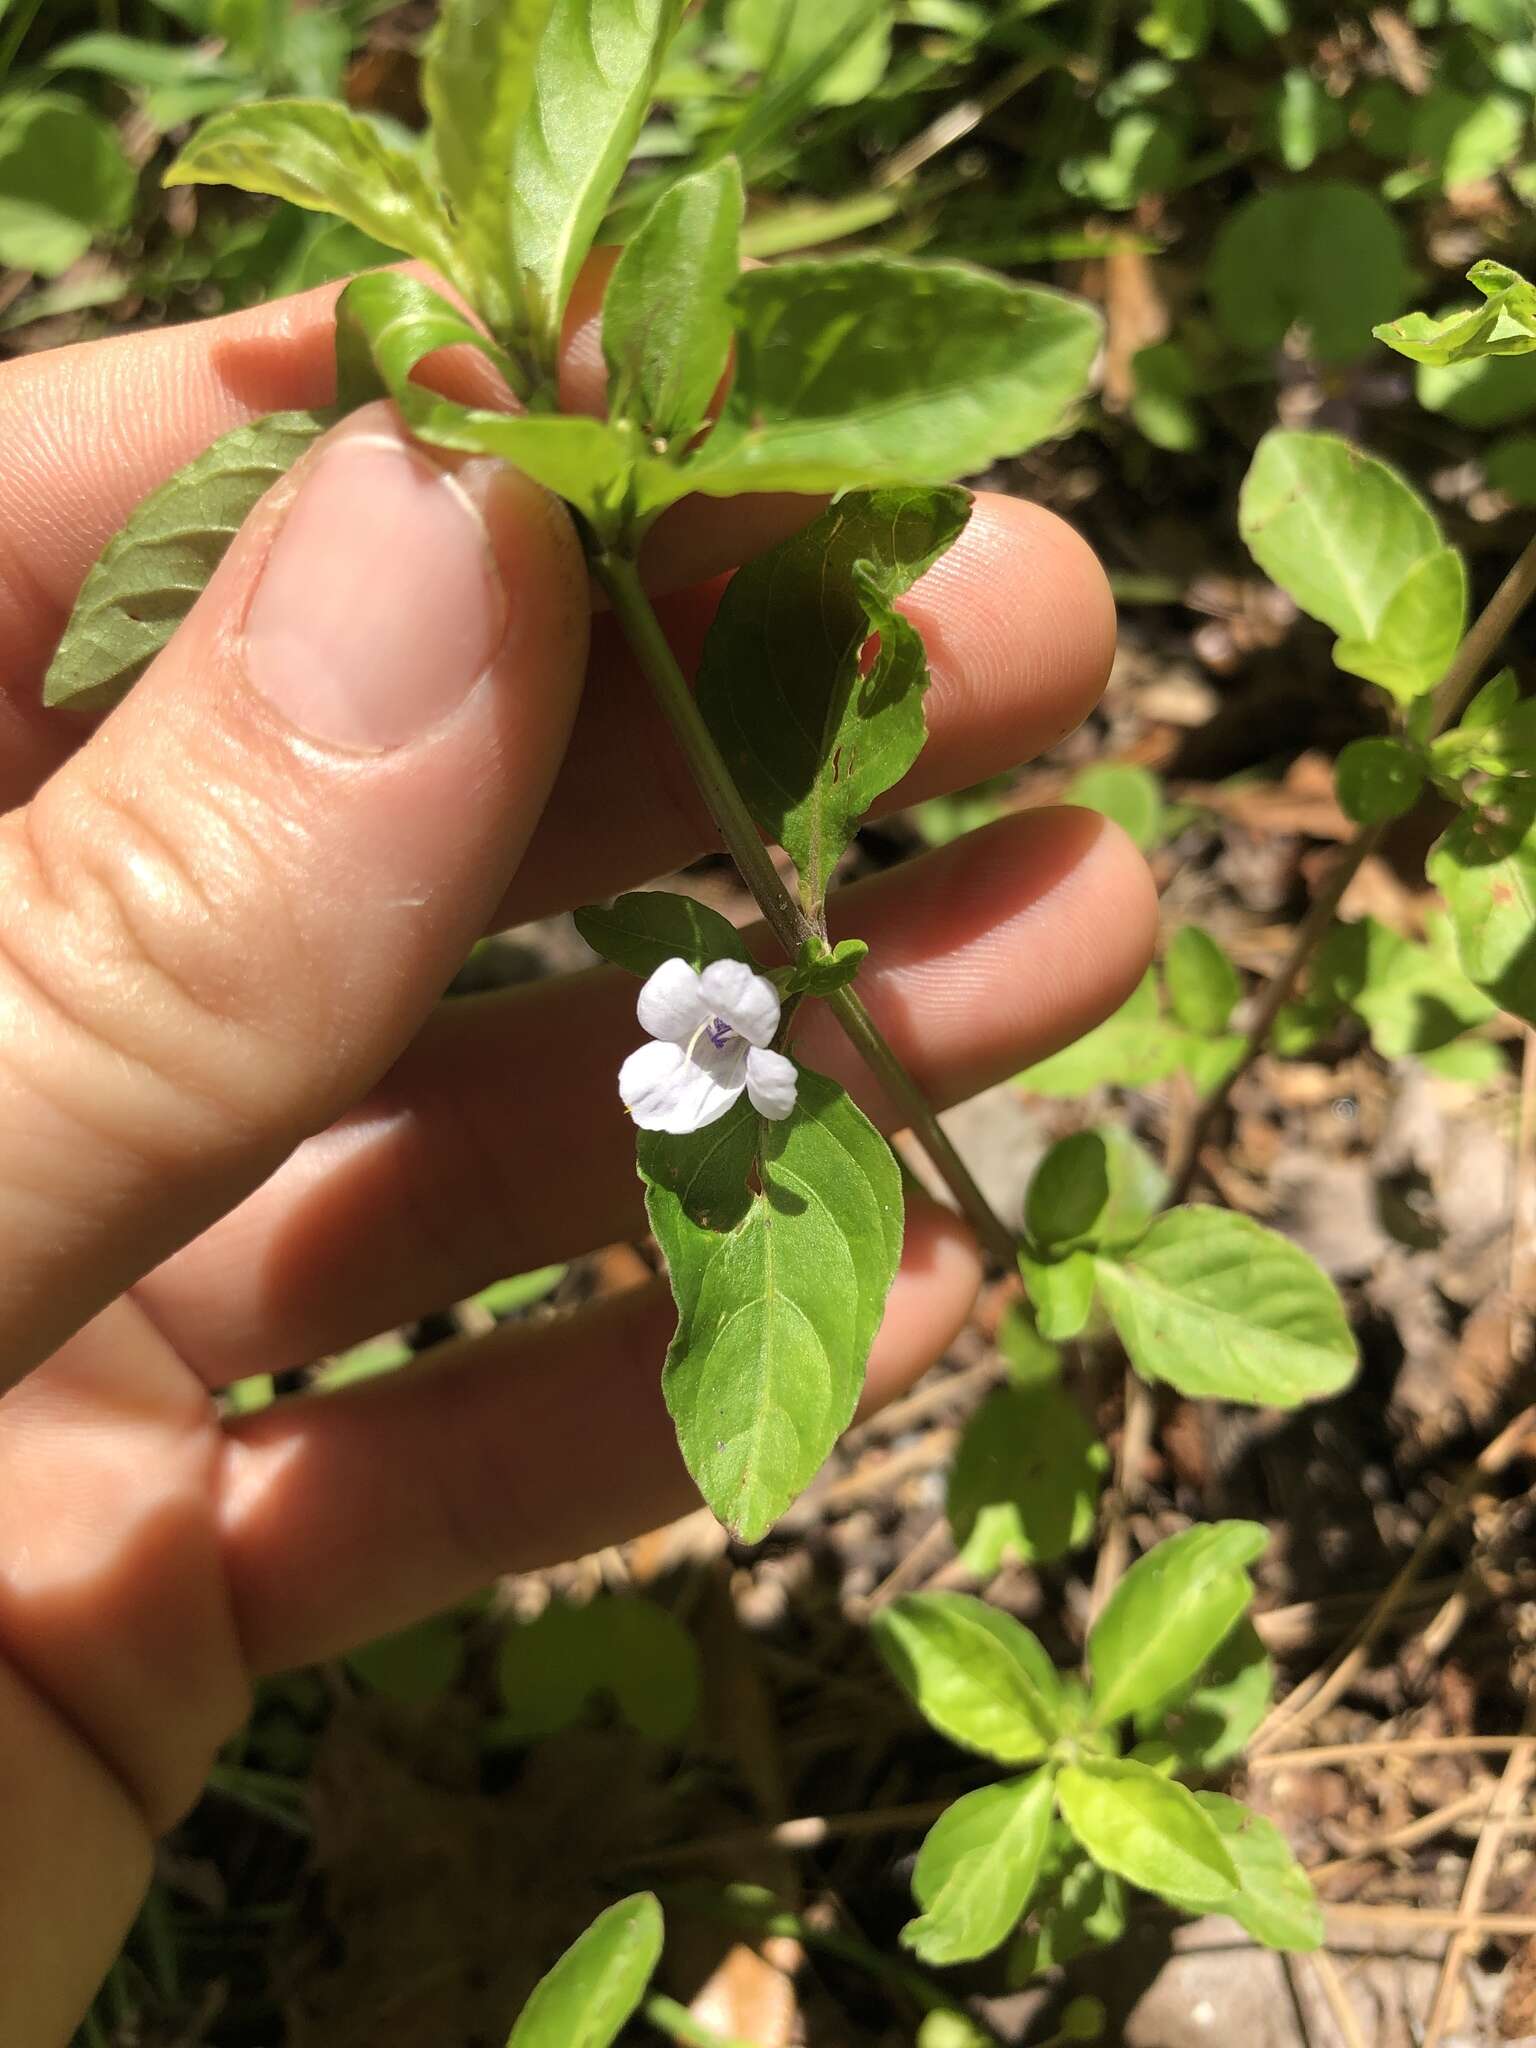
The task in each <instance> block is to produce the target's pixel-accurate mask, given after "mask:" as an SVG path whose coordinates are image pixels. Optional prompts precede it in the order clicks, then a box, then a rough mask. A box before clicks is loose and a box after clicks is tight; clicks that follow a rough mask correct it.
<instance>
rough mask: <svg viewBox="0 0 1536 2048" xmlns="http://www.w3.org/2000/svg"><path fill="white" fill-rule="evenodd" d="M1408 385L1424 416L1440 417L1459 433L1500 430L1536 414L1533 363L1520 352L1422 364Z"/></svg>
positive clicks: (1465, 356) (1522, 351)
mask: <svg viewBox="0 0 1536 2048" xmlns="http://www.w3.org/2000/svg"><path fill="white" fill-rule="evenodd" d="M1413 382H1414V392H1415V395H1416V396H1417V398H1418V401H1419V403H1420V405H1422V406H1423V407H1424V408H1425V409H1426V411H1428V412H1438V413H1444V414H1445V416H1446V418H1447V419H1451V420H1454V421H1455V422H1456V424H1457V425H1458V426H1460V427H1479V428H1481V427H1502V426H1507V425H1508V424H1509V423H1510V422H1511V421H1513V420H1528V419H1529V418H1530V417H1531V414H1532V413H1533V412H1536V360H1533V359H1532V357H1531V355H1530V354H1528V353H1527V352H1526V351H1525V350H1523V349H1522V350H1520V351H1518V352H1513V353H1509V354H1505V353H1503V352H1501V353H1500V354H1498V355H1478V354H1476V353H1475V352H1474V353H1469V354H1466V355H1463V356H1462V358H1461V359H1460V360H1459V361H1457V362H1453V363H1444V364H1437V363H1421V364H1420V365H1419V367H1418V370H1417V371H1416V372H1415V375H1414V380H1413Z"/></svg>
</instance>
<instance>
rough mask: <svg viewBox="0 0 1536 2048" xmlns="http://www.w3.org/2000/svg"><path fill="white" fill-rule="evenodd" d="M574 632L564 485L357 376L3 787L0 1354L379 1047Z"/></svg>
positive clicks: (224, 1183)
mask: <svg viewBox="0 0 1536 2048" xmlns="http://www.w3.org/2000/svg"><path fill="white" fill-rule="evenodd" d="M586 644H587V583H586V575H585V570H584V568H583V565H582V559H581V552H580V548H579V545H578V543H577V540H576V537H575V534H574V532H573V530H572V528H571V525H570V522H569V520H568V519H567V517H566V515H565V512H564V510H563V508H561V507H560V506H559V505H558V504H557V503H556V502H555V501H554V500H553V499H551V498H549V497H547V496H546V495H545V494H544V493H543V492H541V491H539V490H537V489H536V488H535V487H534V486H533V485H532V484H530V483H528V482H527V480H526V479H524V478H522V477H520V476H519V475H517V474H516V473H515V472H513V471H510V470H507V469H505V468H503V467H501V466H500V465H497V464H493V463H490V462H479V461H477V462H471V463H467V464H463V465H460V466H458V467H457V468H455V469H453V470H452V471H450V470H449V469H447V468H445V467H442V466H439V465H438V464H437V463H436V462H435V461H433V460H432V458H431V457H430V456H429V455H428V454H426V453H425V452H424V451H422V450H421V449H419V448H417V447H416V446H415V445H414V444H413V443H412V442H411V441H410V440H409V439H408V437H407V436H406V435H405V433H404V431H403V429H402V428H401V426H400V424H399V422H398V419H397V418H396V417H395V415H394V414H393V412H392V411H391V410H390V409H389V408H387V407H384V406H370V407H368V408H366V409H365V410H364V411H362V412H360V413H358V414H355V415H354V416H353V417H352V418H351V419H349V420H348V421H347V422H346V423H345V424H344V425H342V426H341V427H339V428H337V429H336V430H335V431H334V432H333V433H331V434H330V435H329V436H327V438H326V439H325V440H324V441H323V442H321V443H319V444H318V445H317V447H316V448H315V449H314V450H312V451H311V453H310V454H309V455H308V456H307V457H306V459H305V461H304V462H303V463H302V464H301V465H300V467H299V468H298V469H297V470H296V471H295V472H294V473H293V475H292V476H290V477H289V478H288V479H286V480H285V482H284V483H283V484H281V485H279V486H278V487H277V488H276V489H275V490H274V491H273V492H272V493H270V494H269V496H268V497H267V498H266V499H265V500H264V501H263V502H262V504H261V505H260V506H259V507H258V508H257V511H256V513H255V514H254V515H253V517H252V518H251V520H250V521H249V522H248V523H247V525H246V527H245V528H244V529H243V530H242V532H241V533H240V535H239V536H238V537H237V539H236V541H235V543H234V545H233V546H232V547H231V549H230V551H229V553H228V555H227V556H226V557H225V559H224V562H223V563H222V565H221V566H220V569H219V571H218V573H217V575H216V576H215V578H214V580H213V582H212V583H211V584H210V585H209V587H208V589H207V590H206V591H205V592H204V593H203V595H202V597H201V598H200V599H199V601H198V603H197V605H196V606H195V608H194V609H193V611H192V612H191V614H190V615H189V617H188V618H187V620H186V622H185V623H184V625H183V626H182V627H181V629H180V630H179V631H178V633H177V635H176V637H175V639H174V640H173V641H172V642H171V644H170V645H169V646H168V647H167V648H166V650H165V652H164V653H163V654H162V655H161V656H160V658H159V659H158V660H157V661H156V662H155V664H154V665H153V667H152V668H151V669H150V670H149V672H148V673H147V674H146V675H145V677H144V678H143V680H142V681H141V682H140V683H139V685H138V687H137V689H136V690H135V691H134V692H133V694H132V696H131V697H130V698H129V699H128V700H127V701H126V703H124V704H123V705H122V706H121V707H120V708H119V709H118V710H117V711H116V712H114V714H113V715H112V717H111V718H109V719H108V720H107V722H106V723H105V725H103V726H102V728H101V730H100V731H99V732H98V733H97V734H96V735H95V736H94V737H93V738H92V739H91V740H90V741H89V742H88V743H87V744H86V745H85V746H84V747H83V748H82V749H81V751H80V752H79V753H77V754H76V755H75V756H74V758H73V759H72V760H71V761H70V762H68V763H67V764H66V765H65V766H64V767H63V768H62V769H60V770H59V771H58V773H57V774H56V775H55V776H54V777H53V779H52V780H51V781H50V782H48V783H47V784H45V785H44V787H43V788H42V789H41V790H40V791H39V793H38V794H37V796H36V797H35V798H34V799H33V801H32V803H31V804H30V805H29V806H28V807H27V808H26V809H25V810H23V811H17V812H12V813H10V814H9V815H7V816H6V817H4V818H3V819H0V1134H3V1135H0V1358H4V1359H5V1360H6V1361H7V1364H6V1368H5V1375H4V1379H3V1380H0V1384H4V1383H6V1381H9V1380H12V1379H15V1378H17V1377H19V1376H20V1374H21V1373H22V1372H24V1371H26V1370H28V1369H29V1368H30V1366H31V1365H33V1364H35V1363H36V1362H37V1361H38V1360H39V1359H40V1358H42V1357H44V1356H46V1355H47V1354H48V1353H49V1352H50V1351H51V1350H53V1349H54V1348H56V1346H57V1345H58V1344H59V1343H60V1342H61V1341H62V1340H63V1339H64V1338H65V1337H66V1336H68V1335H69V1334H70V1333H71V1332H72V1331H73V1330H74V1329H76V1328H78V1327H79V1326H80V1325H81V1324H82V1323H84V1322H85V1321H86V1320H87V1319H88V1318H89V1317H90V1316H91V1315H93V1314H94V1313H95V1312H96V1311H97V1310H98V1309H100V1308H101V1307H103V1306H104V1305H105V1303H106V1302H107V1301H109V1300H110V1299H111V1298H112V1297H113V1296H114V1295H115V1294H117V1293H119V1292H121V1291H122V1289H123V1288H125V1287H126V1286H128V1285H130V1284H131V1283H132V1282H133V1281H134V1280H136V1279H138V1278H139V1277H140V1276H141V1275H142V1274H143V1273H145V1272H147V1271H148V1270H149V1269H150V1268H151V1267H152V1266H154V1265H156V1264H158V1262H159V1261H160V1260H161V1259H163V1258H164V1257H166V1256H167V1255H168V1254H169V1253H170V1252H171V1251H173V1250H174V1249H176V1248H177V1246H179V1245H180V1244H182V1243H184V1242H186V1241H187V1240H188V1239H189V1238H191V1237H192V1236H194V1235H196V1234H197V1232H198V1231H200V1230H201V1229H203V1228H204V1227H205V1226H206V1225H207V1224H208V1223H210V1222H211V1221H212V1220H213V1219H214V1218H215V1217H216V1216H217V1215H219V1214H220V1213H222V1212H223V1211H224V1210H225V1209H227V1208H229V1207H230V1206H232V1205H233V1204H234V1203H235V1202H237V1201H238V1200H240V1199H241V1198H242V1197H243V1196H244V1195H245V1194H246V1193H248V1192H249V1190H250V1189H251V1188H253V1187H254V1186H256V1185H257V1184H258V1183H259V1182H260V1181H261V1180H263V1179H265V1178H266V1176H267V1175H268V1174H269V1173H270V1172H271V1171H272V1170H273V1169H274V1168H275V1167H276V1166H277V1165H278V1163H279V1162H280V1161H281V1160H282V1159H283V1158H284V1157H285V1156H286V1155H287V1153H288V1152H289V1151H290V1150H291V1149H292V1148H293V1147H294V1145H296V1144H297V1143H298V1142H299V1141H300V1140H301V1139H302V1138H304V1137H306V1136H308V1135H309V1134H310V1133H312V1132H313V1131H315V1130H317V1129H319V1128H322V1127H323V1126H324V1125H325V1124H327V1123H328V1122H330V1121H331V1120H332V1119H333V1118H334V1117H335V1116H336V1115H337V1114H338V1113H339V1112H340V1111H341V1110H342V1109H343V1108H344V1107H345V1106H346V1105H347V1104H349V1103H350V1102H351V1101H352V1100H353V1099H354V1098H355V1097H356V1096H357V1095H358V1094H359V1093H361V1092H362V1091H363V1090H365V1089H366V1088H368V1087H369V1086H371V1085H372V1083H373V1082H374V1081H375V1080H376V1079H377V1077H378V1076H379V1074H380V1073H381V1072H382V1071H383V1070H384V1069H385V1068H386V1067H387V1066H388V1065H389V1064H390V1063H391V1061H392V1060H393V1059H394V1058H395V1056H396V1055H397V1054H398V1053H399V1051H400V1050H401V1049H402V1047H403V1046H404V1045H405V1043H406V1042H407V1041H408V1040H409V1038H410V1037H411V1035H412V1034H413V1033H414V1031H415V1030H416V1028H417V1026H418V1024H419V1023H420V1021H421V1019H422V1017H423V1016H424V1014H425V1013H426V1011H427V1010H428V1009H429V1008H430V1006H431V1005H432V1003H433V1001H434V1000H435V999H436V997H437V996H438V995H439V993H440V992H441V990H442V989H443V987H444V985H445V984H446V983H447V981H448V980H449V979H450V977H451V976H452V974H453V972H454V970H455V969H456V967H457V966H458V965H459V963H460V962H461V961H462V960H463V958H464V956H465V954H466V953H467V951H468V950H469V948H470V946H471V945H472V944H473V943H474V940H475V939H476V937H477V936H478V935H479V933H480V932H481V931H482V930H483V929H484V925H485V922H486V920H487V919H488V918H489V917H490V916H491V914H492V912H493V910H494V908H495V906H496V903H497V901H498V899H499V898H500V896H501V894H502V892H503V891H504V889H505V888H506V885H507V883H508V880H509V879H510V877H511V875H512V873H513V871H514V869H515V867H516V865H517V862H518V860H519V858H520V857H521V855H522V852H523V849H524V847H525V846H526V844H527V841H528V837H529V834H530V832H531V830H532V828H533V826H534V823H535V821H536V819H537V817H538V813H539V810H540V808H541V806H542V804H543V802H544V799H545V796H546V795H547V793H548V790H549V787H550V784H551V781H552V780H553V777H554V773H555V769H556V766H557V764H558V762H559V758H560V754H561V752H562V749H563V747H564V743H565V739H566V734H567V731H568V729H569V725H570V720H571V717H572V714H573V712H574V709H575V705H576V700H577V697H578V694H579V691H580V686H581V680H582V675H583V672H584V667H585V660H586Z"/></svg>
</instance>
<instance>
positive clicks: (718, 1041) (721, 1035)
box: [704, 1017, 736, 1052]
mask: <svg viewBox="0 0 1536 2048" xmlns="http://www.w3.org/2000/svg"><path fill="white" fill-rule="evenodd" d="M704 1036H705V1037H706V1038H707V1039H708V1040H709V1042H710V1044H711V1045H712V1046H713V1047H714V1048H715V1051H716V1052H724V1051H725V1048H726V1047H727V1046H728V1045H729V1044H730V1042H731V1040H732V1039H733V1038H734V1037H735V1036H736V1034H735V1032H734V1031H733V1030H732V1029H731V1027H730V1025H729V1024H727V1023H726V1021H725V1019H724V1018H723V1017H711V1018H710V1020H709V1022H708V1023H707V1024H706V1025H705V1026H704Z"/></svg>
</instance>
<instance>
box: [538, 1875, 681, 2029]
mask: <svg viewBox="0 0 1536 2048" xmlns="http://www.w3.org/2000/svg"><path fill="white" fill-rule="evenodd" d="M661 1944H662V1919H661V1908H660V1906H659V1905H657V1903H656V1901H655V1899H654V1898H653V1897H652V1895H651V1894H650V1893H649V1892H637V1893H636V1894H635V1896H634V1897H633V1898H629V1899H620V1900H619V1902H618V1904H617V1905H614V1906H610V1907H609V1908H608V1910H607V1912H606V1913H601V1914H599V1915H598V1917H597V1919H596V1920H594V1921H593V1923H592V1925H591V1926H590V1927H589V1928H588V1929H587V1931H586V1933H585V1934H584V1935H582V1937H581V1938H580V1940H579V1941H577V1942H575V1943H574V1944H573V1945H572V1946H571V1947H570V1948H568V1949H567V1950H566V1952H565V1954H564V1955H563V1956H562V1957H561V1958H560V1960H559V1962H558V1963H556V1965H555V1967H554V1968H553V1969H552V1970H551V1971H550V1972H549V1974H548V1976H547V1977H542V1978H540V1980H539V1982H538V1983H537V1984H536V1985H535V1986H534V1989H533V1995H532V1997H531V1998H530V1999H529V2000H528V2003H527V2004H526V2005H525V2006H524V2007H523V2010H522V2013H521V2014H520V2015H519V2018H518V2022H517V2025H516V2026H515V2027H514V2028H513V2029H512V2032H511V2034H510V2035H509V2037H508V2040H507V2048H612V2044H613V2042H614V2041H616V2040H617V2039H618V2037H619V2034H620V2033H621V2031H622V2030H623V2027H624V2024H625V2022H626V2021H627V2020H628V2019H629V2018H630V2016H631V2014H632V2013H633V2012H634V2011H635V2009H636V2007H637V2006H638V2005H639V2003H640V2001H641V1999H642V1998H643V1997H644V1996H645V1987H646V1985H647V1984H648V1983H649V1982H650V1978H651V1972H652V1971H653V1970H654V1969H655V1967H656V1965H657V1963H658V1962H659V1961H660V1960H661Z"/></svg>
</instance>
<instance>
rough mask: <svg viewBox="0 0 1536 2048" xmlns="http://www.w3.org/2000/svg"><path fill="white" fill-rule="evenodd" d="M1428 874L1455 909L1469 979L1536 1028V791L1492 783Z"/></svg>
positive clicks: (1440, 843)
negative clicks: (1535, 1025)
mask: <svg viewBox="0 0 1536 2048" xmlns="http://www.w3.org/2000/svg"><path fill="white" fill-rule="evenodd" d="M1427 872H1428V875H1429V879H1430V880H1431V881H1432V882H1433V883H1434V885H1435V887H1436V888H1437V889H1438V890H1439V891H1440V892H1441V894H1442V895H1443V896H1444V897H1445V900H1446V903H1447V905H1448V906H1449V909H1450V913H1451V921H1452V924H1453V925H1454V927H1455V932H1456V947H1457V951H1458V952H1459V954H1460V955H1461V964H1462V966H1463V968H1464V969H1465V970H1466V972H1467V974H1468V976H1469V977H1470V978H1471V980H1472V981H1474V982H1475V983H1476V984H1477V986H1478V987H1479V988H1480V989H1483V990H1485V991H1486V993H1487V994H1488V995H1489V996H1491V997H1492V998H1493V1000H1494V1001H1495V1002H1496V1003H1498V1004H1500V1005H1501V1007H1502V1008H1504V1009H1506V1010H1509V1011H1512V1012H1513V1014H1514V1015H1515V1016H1517V1017H1522V1018H1524V1020H1525V1021H1526V1023H1528V1024H1536V790H1532V788H1531V786H1530V785H1529V784H1528V783H1520V782H1505V783H1495V784H1492V785H1490V787H1489V788H1488V789H1487V790H1486V791H1484V792H1483V797H1482V801H1481V802H1480V803H1479V804H1478V805H1477V806H1476V807H1475V808H1474V809H1470V810H1466V811H1463V812H1462V814H1461V816H1460V817H1459V818H1457V819H1456V821H1455V823H1454V824H1452V825H1451V827H1450V828H1449V830H1448V831H1446V832H1445V833H1443V834H1442V835H1441V837H1440V838H1439V839H1438V840H1436V842H1435V844H1434V847H1433V848H1432V850H1431V852H1430V856H1429V860H1428V863H1427Z"/></svg>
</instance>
